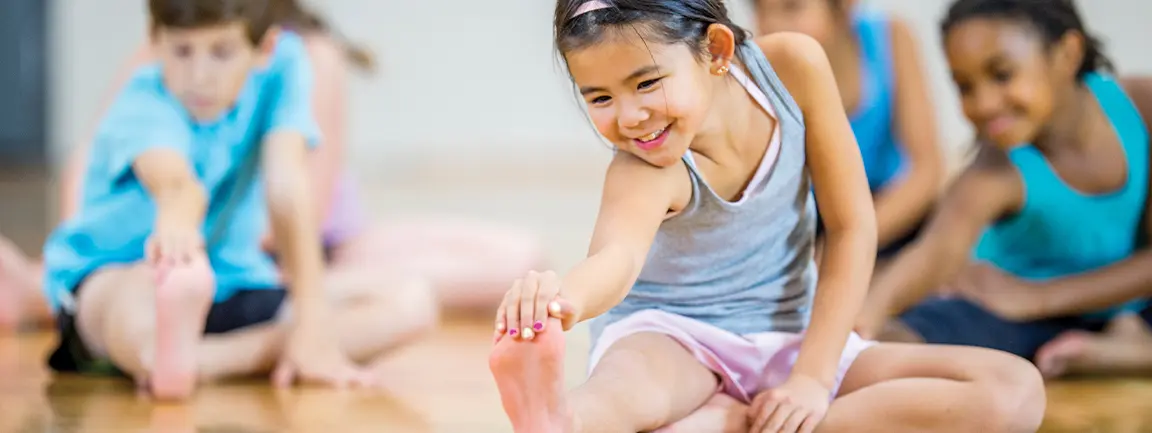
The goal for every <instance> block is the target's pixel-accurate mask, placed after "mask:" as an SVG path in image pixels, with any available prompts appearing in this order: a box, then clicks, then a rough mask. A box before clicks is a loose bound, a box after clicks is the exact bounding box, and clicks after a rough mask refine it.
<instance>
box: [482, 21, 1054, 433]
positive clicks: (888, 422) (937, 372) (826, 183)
mask: <svg viewBox="0 0 1152 433" xmlns="http://www.w3.org/2000/svg"><path fill="white" fill-rule="evenodd" d="M555 32H556V44H557V47H558V50H559V52H560V54H561V55H562V56H563V59H564V60H565V61H566V63H567V66H568V70H569V72H570V74H571V76H572V79H573V81H574V82H575V85H576V87H577V88H578V89H579V92H580V94H581V95H583V97H584V99H585V102H586V104H587V109H588V112H589V114H590V116H591V119H592V120H593V122H594V123H595V126H596V129H597V131H598V132H599V133H600V134H601V135H602V136H603V137H605V138H606V139H607V140H608V141H610V142H611V143H612V144H614V145H615V146H616V148H617V152H616V155H615V158H614V160H613V162H612V163H611V165H610V166H609V168H608V172H607V178H606V185H605V187H604V199H603V202H602V207H601V210H600V216H599V220H598V222H597V225H596V228H595V233H594V235H593V240H592V245H591V248H590V251H589V256H588V258H587V259H586V260H585V261H583V262H582V263H581V264H579V265H578V266H577V267H576V268H575V269H573V270H572V271H571V273H569V274H568V275H566V276H565V277H563V279H561V278H559V277H556V276H555V275H554V274H552V273H545V274H529V275H528V276H527V277H526V278H525V279H523V280H520V281H516V282H515V283H514V285H513V287H512V289H511V290H510V291H509V292H508V294H507V296H506V298H505V302H504V304H503V306H502V307H501V308H500V310H499V312H498V316H497V323H496V329H497V333H498V334H497V335H498V341H497V342H496V345H495V347H494V349H493V352H492V354H491V357H490V366H491V369H492V372H493V374H494V376H495V378H496V383H497V386H498V387H499V389H500V393H501V397H502V400H503V404H504V408H505V410H506V411H507V413H508V415H509V417H510V418H511V421H512V425H513V429H514V430H515V431H516V432H518V433H528V432H532V433H559V432H628V433H634V432H637V431H652V430H656V429H659V428H661V427H664V426H669V425H671V428H673V429H677V428H681V427H683V430H682V431H719V430H722V429H723V428H733V429H736V431H748V429H749V428H751V430H752V431H755V432H763V431H771V432H776V431H784V432H798V431H805V432H811V431H813V430H815V429H816V428H817V427H818V426H819V428H820V429H821V431H852V432H867V431H877V432H886V433H888V432H895V431H956V432H972V431H1011V432H1024V431H1034V430H1035V429H1036V428H1037V427H1038V425H1039V423H1040V419H1041V416H1042V413H1043V408H1044V405H1045V401H1044V389H1043V386H1042V384H1041V380H1040V375H1039V374H1038V373H1037V371H1036V369H1035V368H1034V367H1032V366H1030V365H1028V363H1027V362H1025V361H1024V360H1021V359H1019V358H1015V357H1012V356H1009V355H1007V354H1003V353H999V352H994V351H990V350H984V349H976V348H964V347H943V346H923V345H885V344H881V345H876V344H874V343H872V342H868V341H864V340H862V339H860V338H859V337H857V336H855V335H853V334H852V333H851V327H852V323H853V320H854V319H855V317H856V315H857V313H858V310H859V308H860V304H861V302H862V301H863V299H864V294H865V289H866V288H867V284H868V281H869V278H870V274H871V269H872V264H873V261H874V258H875V248H876V247H875V245H876V244H875V242H876V225H875V218H874V214H873V212H872V209H871V197H870V196H869V194H868V189H867V186H866V185H867V183H866V182H865V181H864V179H865V175H864V169H863V164H862V163H861V161H860V156H859V151H858V150H857V148H856V144H855V142H854V140H853V138H852V130H851V128H850V127H849V124H848V121H847V118H846V116H845V114H844V110H843V106H842V104H841V102H840V97H839V93H838V92H837V89H836V84H835V81H834V80H833V77H832V72H831V70H830V68H829V66H828V62H827V60H826V58H825V57H824V54H823V51H822V50H821V48H820V45H819V44H818V43H817V42H816V41H814V40H813V39H811V38H810V37H807V36H802V35H798V34H789V33H780V34H776V35H771V36H766V37H762V38H759V39H757V40H748V39H746V32H745V31H743V30H741V29H740V28H738V27H737V26H735V25H734V24H733V23H732V22H731V20H730V19H729V18H728V16H727V11H726V9H725V7H724V4H723V2H722V1H721V0H660V1H652V0H616V1H600V0H592V1H585V0H562V1H560V2H558V4H557V8H556V16H555ZM809 173H811V177H809ZM813 187H814V188H813ZM813 189H814V190H815V194H816V196H818V197H819V203H820V207H821V210H822V211H823V213H824V217H825V223H826V226H827V230H828V231H827V249H826V251H827V252H826V253H825V255H824V262H823V265H822V266H821V267H820V269H819V278H818V275H817V274H818V271H817V269H816V267H815V263H814V260H813V242H814V236H815V218H816V209H815V204H814V203H815V202H814V201H813V197H812V190H813ZM550 316H551V317H556V318H555V319H553V318H549V317H550ZM593 318H595V319H596V320H595V321H594V322H593V323H592V336H593V339H594V341H595V343H594V348H593V350H592V353H591V360H590V365H591V375H590V377H589V379H588V381H587V382H585V383H584V384H583V385H582V386H580V387H579V388H577V389H575V390H573V391H572V392H570V393H565V392H564V390H563V389H562V386H563V384H562V369H563V364H562V358H563V349H564V348H563V346H564V340H563V335H562V334H561V333H560V332H558V331H561V330H567V329H571V327H572V326H573V325H574V324H576V323H577V322H580V321H584V320H588V319H593ZM718 391H719V392H721V393H723V394H724V395H726V396H727V398H728V399H729V403H728V406H726V407H725V408H724V409H723V410H727V411H728V412H727V413H728V414H735V417H734V419H735V420H736V421H737V422H736V423H734V424H735V425H723V424H722V423H721V422H722V420H720V421H721V422H717V420H711V421H714V423H713V424H706V423H696V422H697V421H699V420H698V419H694V418H693V417H690V415H692V414H693V412H695V411H697V410H698V409H701V406H702V405H704V404H705V402H707V401H708V400H710V399H712V398H713V396H714V395H715V394H717V392H718ZM925 396H932V398H925ZM732 400H735V401H732ZM747 405H751V406H747ZM708 409H710V408H709V407H705V408H703V410H708ZM686 417H687V418H686ZM678 421H679V422H681V423H682V424H674V423H677V422H678Z"/></svg>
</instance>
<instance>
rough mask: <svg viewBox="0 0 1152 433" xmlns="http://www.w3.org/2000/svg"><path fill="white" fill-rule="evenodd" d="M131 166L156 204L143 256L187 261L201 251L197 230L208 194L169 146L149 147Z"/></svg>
mask: <svg viewBox="0 0 1152 433" xmlns="http://www.w3.org/2000/svg"><path fill="white" fill-rule="evenodd" d="M132 169H133V172H134V173H135V175H136V177H137V178H138V179H139V180H140V183H141V184H142V185H144V188H145V189H146V190H148V193H149V195H151V197H152V200H153V202H155V204H156V221H155V223H154V225H153V229H152V235H151V237H150V239H149V241H148V245H147V247H146V248H147V249H146V251H145V257H146V258H147V259H148V260H149V261H150V262H161V263H165V264H169V265H171V264H174V263H188V262H190V261H191V260H192V258H193V256H194V255H196V254H198V253H201V252H203V250H204V239H203V238H202V235H201V233H200V232H201V227H202V224H203V222H204V212H205V211H206V209H207V206H208V195H207V193H206V192H205V191H204V187H203V185H201V184H200V182H199V180H197V178H196V176H195V175H194V174H193V171H192V167H191V166H190V164H189V163H188V159H187V158H185V156H184V154H182V153H180V152H179V151H176V150H173V149H164V148H155V149H149V150H146V151H144V152H141V153H140V155H139V156H138V157H136V159H135V160H134V161H133V163H132Z"/></svg>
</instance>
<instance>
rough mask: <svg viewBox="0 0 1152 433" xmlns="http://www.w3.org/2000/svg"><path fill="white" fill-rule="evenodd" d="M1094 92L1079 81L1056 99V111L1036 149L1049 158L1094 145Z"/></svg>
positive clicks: (1037, 140) (1040, 137)
mask: <svg viewBox="0 0 1152 433" xmlns="http://www.w3.org/2000/svg"><path fill="white" fill-rule="evenodd" d="M1094 98H1095V96H1094V95H1093V94H1092V90H1091V89H1089V88H1088V86H1085V85H1084V83H1082V82H1080V81H1077V83H1076V85H1075V86H1072V87H1070V88H1068V89H1066V90H1064V91H1062V92H1060V93H1059V94H1057V95H1056V100H1055V108H1054V109H1053V111H1052V117H1051V119H1049V120H1048V124H1047V125H1046V126H1045V127H1043V128H1041V129H1040V131H1039V133H1037V134H1036V138H1035V139H1034V140H1033V142H1032V145H1033V146H1035V147H1036V148H1037V149H1040V151H1041V152H1044V153H1046V154H1051V153H1058V152H1061V151H1068V150H1079V149H1080V148H1083V147H1084V146H1087V145H1090V144H1091V143H1092V140H1090V139H1089V138H1090V137H1087V135H1088V134H1089V133H1090V132H1091V124H1092V120H1093V119H1092V116H1090V115H1089V114H1091V110H1092V109H1093V107H1095V105H1096V104H1095V102H1094V101H1093V99H1094Z"/></svg>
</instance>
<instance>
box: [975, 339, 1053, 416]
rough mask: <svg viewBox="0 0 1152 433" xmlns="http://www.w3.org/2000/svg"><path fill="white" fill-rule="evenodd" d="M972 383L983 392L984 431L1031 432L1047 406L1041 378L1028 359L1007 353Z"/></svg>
mask: <svg viewBox="0 0 1152 433" xmlns="http://www.w3.org/2000/svg"><path fill="white" fill-rule="evenodd" d="M994 367H995V371H992V372H989V373H990V374H987V375H984V376H982V377H983V380H980V381H978V382H977V383H976V385H977V386H980V387H982V388H983V390H984V392H985V393H986V394H987V398H986V399H985V400H984V401H986V402H988V404H989V406H990V407H988V413H987V414H986V415H985V416H986V418H985V419H986V421H987V422H988V424H990V425H988V426H987V427H988V428H987V429H986V430H985V431H994V432H1005V433H1016V432H1035V431H1036V430H1037V429H1039V428H1040V423H1041V421H1042V420H1043V418H1044V410H1045V407H1046V406H1047V396H1046V392H1045V388H1044V379H1043V378H1042V377H1041V375H1040V371H1039V370H1037V369H1036V367H1035V366H1034V365H1032V363H1030V362H1028V361H1026V360H1024V359H1022V358H1019V357H1016V356H1012V355H1008V354H1003V355H1002V361H1000V362H998V363H997V364H995V366H994Z"/></svg>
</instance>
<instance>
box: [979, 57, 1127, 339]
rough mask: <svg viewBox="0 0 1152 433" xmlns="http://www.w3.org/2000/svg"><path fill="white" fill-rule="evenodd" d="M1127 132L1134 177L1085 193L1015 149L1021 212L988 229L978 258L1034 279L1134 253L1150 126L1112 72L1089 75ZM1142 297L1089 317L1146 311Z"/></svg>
mask: <svg viewBox="0 0 1152 433" xmlns="http://www.w3.org/2000/svg"><path fill="white" fill-rule="evenodd" d="M1084 81H1085V84H1086V85H1087V86H1088V89H1090V90H1091V91H1092V94H1093V95H1095V97H1096V100H1097V101H1099V104H1100V106H1101V107H1102V109H1103V110H1104V114H1105V115H1106V116H1107V117H1108V119H1109V120H1110V121H1111V123H1112V127H1113V129H1114V130H1115V131H1116V134H1117V136H1119V138H1120V144H1121V146H1123V148H1124V154H1125V158H1126V159H1127V167H1128V181H1127V182H1126V183H1125V184H1124V186H1123V187H1122V188H1120V189H1117V190H1115V191H1112V192H1107V193H1103V194H1086V193H1083V192H1080V191H1077V190H1075V189H1073V188H1072V187H1071V186H1069V185H1068V184H1067V183H1065V182H1064V180H1063V179H1061V178H1060V177H1059V175H1058V174H1057V173H1056V172H1055V171H1054V170H1053V169H1052V166H1051V165H1049V164H1048V160H1047V159H1045V157H1044V155H1043V154H1042V153H1040V150H1039V149H1037V148H1036V147H1034V146H1032V145H1029V144H1025V145H1021V146H1019V147H1016V148H1014V149H1012V150H1011V151H1009V152H1008V158H1009V159H1010V160H1011V162H1012V164H1013V165H1014V166H1016V169H1017V170H1018V171H1019V173H1020V178H1021V181H1022V182H1023V184H1024V204H1023V207H1022V208H1021V210H1020V212H1019V213H1018V214H1016V215H1013V216H1011V217H1009V218H1007V219H1004V220H1001V221H999V222H997V223H996V224H994V225H992V226H991V227H989V228H988V229H987V230H986V231H985V232H984V234H983V236H982V237H981V239H980V241H979V243H978V244H977V246H976V250H975V258H976V259H977V260H981V261H985V262H989V263H992V264H994V265H996V266H997V267H998V268H1000V269H1001V270H1003V271H1005V272H1007V273H1009V274H1012V275H1015V276H1017V277H1019V278H1022V279H1025V280H1032V281H1043V280H1048V279H1054V278H1060V277H1066V276H1071V275H1075V274H1080V273H1085V272H1089V271H1092V270H1095V269H1098V268H1101V267H1104V266H1108V265H1111V264H1113V263H1116V262H1118V261H1120V260H1124V259H1125V258H1128V257H1129V256H1130V255H1132V254H1133V253H1134V252H1135V250H1136V247H1137V242H1138V240H1139V230H1140V223H1141V217H1142V216H1143V214H1144V205H1145V201H1146V200H1147V193H1148V191H1147V190H1148V131H1147V129H1146V128H1145V124H1144V120H1143V118H1142V117H1141V115H1140V112H1139V111H1137V109H1136V106H1135V105H1134V104H1133V103H1132V101H1131V100H1130V99H1129V98H1128V95H1127V94H1126V93H1125V92H1124V89H1123V88H1122V87H1121V86H1120V84H1119V83H1118V82H1117V81H1116V80H1115V79H1114V78H1113V77H1111V76H1107V75H1101V74H1096V73H1092V74H1088V75H1087V76H1086V77H1085V78H1084ZM1145 304H1146V301H1143V300H1136V301H1132V302H1129V303H1127V304H1124V305H1120V306H1116V307H1113V308H1110V309H1107V310H1105V311H1101V312H1098V313H1095V314H1091V315H1089V316H1090V317H1097V318H1108V317H1112V316H1114V315H1116V314H1118V313H1120V312H1123V311H1134V310H1139V309H1140V308H1142V307H1143V306H1144V305H1145Z"/></svg>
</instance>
